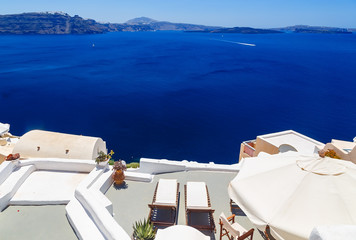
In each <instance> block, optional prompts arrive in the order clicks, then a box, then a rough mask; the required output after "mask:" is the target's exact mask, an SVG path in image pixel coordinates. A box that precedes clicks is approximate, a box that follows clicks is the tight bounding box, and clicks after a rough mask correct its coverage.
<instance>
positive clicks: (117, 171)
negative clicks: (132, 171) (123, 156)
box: [111, 160, 126, 185]
mask: <svg viewBox="0 0 356 240" xmlns="http://www.w3.org/2000/svg"><path fill="white" fill-rule="evenodd" d="M112 170H113V173H112V175H111V176H112V178H113V180H114V183H115V184H116V185H121V184H122V183H123V182H124V180H125V174H124V171H125V170H126V162H125V161H123V160H119V161H115V162H114V166H113V168H112Z"/></svg>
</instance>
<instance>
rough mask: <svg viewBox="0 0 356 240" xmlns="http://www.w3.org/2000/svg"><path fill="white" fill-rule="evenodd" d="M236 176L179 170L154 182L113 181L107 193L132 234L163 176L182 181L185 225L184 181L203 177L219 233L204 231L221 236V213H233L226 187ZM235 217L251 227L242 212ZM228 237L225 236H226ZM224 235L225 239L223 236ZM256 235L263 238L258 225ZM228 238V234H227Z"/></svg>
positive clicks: (180, 217)
mask: <svg viewBox="0 0 356 240" xmlns="http://www.w3.org/2000/svg"><path fill="white" fill-rule="evenodd" d="M235 176H236V173H226V172H203V171H190V172H177V173H167V174H159V175H156V176H155V177H154V180H153V182H152V183H143V182H134V181H126V185H125V186H124V187H118V188H117V187H115V186H114V185H113V186H111V187H110V188H109V190H108V191H107V192H106V197H107V198H109V200H110V201H111V202H112V203H113V207H114V218H115V220H116V221H117V222H118V223H119V224H120V225H121V226H122V227H123V229H124V230H125V231H126V232H127V233H128V234H129V235H132V232H133V228H132V225H133V224H134V223H135V221H138V220H143V219H144V218H147V217H148V214H149V208H148V206H147V204H149V203H151V202H152V198H153V194H154V190H155V187H156V183H157V182H158V180H159V179H160V178H167V179H177V180H178V182H179V183H180V186H179V190H180V196H179V206H178V224H179V225H186V219H185V203H184V185H185V184H186V182H187V181H203V182H205V183H206V184H207V186H208V190H209V195H210V201H211V205H212V208H213V209H215V212H214V220H215V225H216V234H212V233H211V232H209V231H202V232H203V233H204V234H206V235H209V236H210V237H211V239H219V233H220V226H219V215H220V213H221V212H224V213H225V215H226V216H230V215H231V211H230V204H229V201H230V199H229V195H228V192H227V187H228V185H229V182H230V181H231V180H232V179H233V178H234V177H235ZM235 220H236V221H237V222H238V223H240V224H241V225H242V226H243V227H245V228H246V229H247V230H248V229H250V228H252V227H253V226H252V224H251V222H250V221H249V220H248V218H247V217H246V216H244V215H243V214H241V213H240V214H239V216H236V218H235ZM224 238H226V237H224ZM224 238H223V239H224ZM253 238H254V239H257V240H258V239H263V238H262V237H261V235H260V234H259V233H258V231H257V229H256V230H255V232H254V236H253ZM226 239H227V238H226Z"/></svg>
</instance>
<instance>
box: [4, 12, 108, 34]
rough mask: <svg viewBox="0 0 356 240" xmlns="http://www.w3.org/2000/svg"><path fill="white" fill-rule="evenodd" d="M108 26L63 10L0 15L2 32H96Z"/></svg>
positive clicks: (100, 31) (102, 31) (104, 29)
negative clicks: (72, 15) (62, 11)
mask: <svg viewBox="0 0 356 240" xmlns="http://www.w3.org/2000/svg"><path fill="white" fill-rule="evenodd" d="M105 31H106V27H105V26H103V25H102V24H99V23H97V22H96V21H95V20H92V19H86V20H85V19H83V18H81V17H79V16H78V15H75V16H74V17H71V16H69V15H68V14H66V13H61V12H53V13H52V12H44V13H23V14H10V15H0V34H94V33H104V32H105Z"/></svg>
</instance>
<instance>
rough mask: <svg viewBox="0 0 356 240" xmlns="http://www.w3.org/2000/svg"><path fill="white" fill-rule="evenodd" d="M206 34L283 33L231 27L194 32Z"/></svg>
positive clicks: (271, 30)
mask: <svg viewBox="0 0 356 240" xmlns="http://www.w3.org/2000/svg"><path fill="white" fill-rule="evenodd" d="M194 32H208V33H243V34H264V33H284V32H283V31H279V30H274V29H260V28H250V27H233V28H218V29H214V30H205V31H194Z"/></svg>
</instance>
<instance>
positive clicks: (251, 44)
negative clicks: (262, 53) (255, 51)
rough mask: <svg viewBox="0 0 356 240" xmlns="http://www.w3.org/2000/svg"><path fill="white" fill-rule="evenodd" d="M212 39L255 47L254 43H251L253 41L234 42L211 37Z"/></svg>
mask: <svg viewBox="0 0 356 240" xmlns="http://www.w3.org/2000/svg"><path fill="white" fill-rule="evenodd" d="M213 40H215V41H221V42H228V43H235V44H240V45H244V46H250V47H256V44H253V43H243V42H234V41H228V40H220V39H213Z"/></svg>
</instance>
